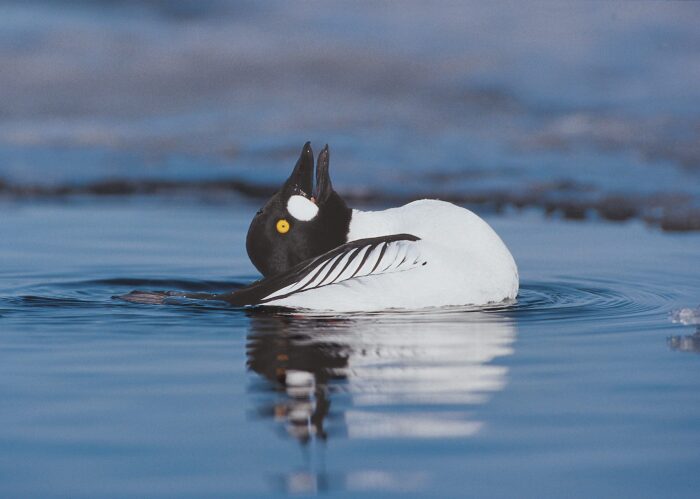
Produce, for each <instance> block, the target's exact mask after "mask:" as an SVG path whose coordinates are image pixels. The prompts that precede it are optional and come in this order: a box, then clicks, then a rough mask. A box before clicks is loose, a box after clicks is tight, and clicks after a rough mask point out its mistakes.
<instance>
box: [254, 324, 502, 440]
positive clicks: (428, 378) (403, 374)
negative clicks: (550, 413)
mask: <svg viewBox="0 0 700 499" xmlns="http://www.w3.org/2000/svg"><path fill="white" fill-rule="evenodd" d="M514 337H515V331H514V329H513V327H512V325H511V324H510V323H509V321H508V319H505V318H503V317H501V316H498V315H495V314H489V313H484V312H474V311H447V312H442V313H407V312H395V313H383V314H365V315H346V316H342V317H333V316H326V317H323V316H315V317H307V316H298V315H290V314H284V313H270V312H267V313H261V312H253V313H252V316H251V329H250V332H249V335H248V366H249V368H250V369H251V370H253V371H255V372H256V373H258V374H259V375H261V376H262V377H264V378H265V380H266V381H267V383H266V385H265V386H266V387H269V386H270V384H271V386H272V387H274V390H275V392H276V394H277V395H276V397H275V399H274V400H273V401H272V402H270V399H269V398H267V399H266V400H265V402H264V403H263V405H262V406H260V407H259V408H258V411H257V413H258V414H260V415H261V416H266V417H270V418H274V419H275V420H276V421H278V422H279V423H280V424H281V425H283V426H284V428H285V430H286V432H287V433H288V434H289V435H290V436H293V437H294V438H296V439H298V440H299V441H300V442H303V443H306V442H309V441H310V440H312V439H318V440H324V439H326V438H328V437H329V436H330V437H332V436H334V435H343V436H347V437H348V438H404V437H410V438H441V437H456V436H458V437H465V436H469V435H473V434H474V433H476V432H477V431H479V428H480V427H481V423H480V422H479V421H477V420H476V419H475V418H474V414H473V409H474V407H475V406H477V405H479V404H482V403H484V402H486V401H487V400H488V399H489V396H490V394H492V393H494V392H496V391H499V390H501V389H502V388H503V387H504V386H505V383H506V374H507V369H506V367H504V366H499V365H496V364H494V363H493V362H492V361H493V360H494V359H496V358H497V357H501V356H504V355H509V354H511V353H512V352H513V349H512V343H513V340H514Z"/></svg>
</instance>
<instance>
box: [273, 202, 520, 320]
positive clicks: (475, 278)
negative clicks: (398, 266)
mask: <svg viewBox="0 0 700 499" xmlns="http://www.w3.org/2000/svg"><path fill="white" fill-rule="evenodd" d="M400 233H407V234H413V235H415V236H418V237H419V238H421V240H420V241H418V243H417V244H419V245H420V253H421V255H422V256H423V257H424V259H425V260H426V261H427V265H425V266H421V267H420V268H415V269H412V270H409V271H406V272H400V273H395V274H386V275H378V276H367V277H362V278H358V279H352V280H349V281H345V282H343V283H340V284H334V285H332V286H326V287H323V288H319V289H315V290H310V291H307V292H303V293H299V294H297V295H294V296H290V297H288V298H285V299H282V300H279V301H275V302H270V303H269V304H271V305H272V304H275V305H281V306H289V307H301V308H309V309H315V310H336V311H370V310H383V309H390V308H405V309H420V308H427V307H442V306H453V305H486V304H489V303H497V302H501V301H503V300H508V299H513V298H515V296H516V295H517V293H518V270H517V267H516V265H515V261H514V260H513V257H512V255H511V254H510V252H509V251H508V248H506V246H505V244H504V243H503V241H502V240H501V238H499V237H498V235H497V234H496V233H495V232H494V231H493V229H491V227H490V226H489V225H488V224H487V223H486V222H484V221H483V220H482V219H481V218H479V217H478V216H477V215H475V214H474V213H472V212H471V211H469V210H467V209H464V208H460V207H458V206H455V205H453V204H451V203H446V202H444V201H436V200H421V201H415V202H413V203H409V204H407V205H405V206H402V207H400V208H392V209H389V210H384V211H359V210H353V215H352V220H351V222H350V232H349V234H348V240H349V241H354V240H357V239H364V238H369V237H377V236H383V235H388V234H400Z"/></svg>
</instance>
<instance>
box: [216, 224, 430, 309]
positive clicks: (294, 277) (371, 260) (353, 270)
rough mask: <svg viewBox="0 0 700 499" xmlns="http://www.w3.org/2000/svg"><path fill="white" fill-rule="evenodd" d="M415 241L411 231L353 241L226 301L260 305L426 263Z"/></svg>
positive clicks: (252, 286) (231, 296) (254, 285)
mask: <svg viewBox="0 0 700 499" xmlns="http://www.w3.org/2000/svg"><path fill="white" fill-rule="evenodd" d="M418 240H419V238H417V237H416V236H413V235H410V234H393V235H390V236H382V237H374V238H368V239H359V240H357V241H352V242H349V243H346V244H344V245H342V246H340V247H338V248H335V249H333V250H331V251H329V252H327V253H325V254H323V255H321V256H319V257H316V258H314V259H312V260H308V261H306V262H302V263H301V264H299V265H297V266H296V267H294V268H292V269H291V270H289V271H287V272H285V273H283V274H282V275H280V276H274V277H270V278H266V279H262V280H260V281H258V282H256V283H254V284H252V285H251V286H249V287H247V288H244V289H241V290H239V291H235V292H233V293H231V294H229V295H228V297H227V298H226V301H228V302H229V303H232V304H234V305H255V304H262V303H266V302H269V301H272V300H279V299H282V298H286V297H287V296H290V295H292V294H295V293H301V292H304V291H308V290H310V289H317V288H321V287H323V286H329V285H331V284H338V283H341V282H344V281H347V280H349V279H354V278H359V277H365V276H371V275H379V274H386V273H392V272H402V271H406V270H410V269H413V268H415V267H419V266H421V265H424V264H425V263H426V261H425V259H424V258H422V257H421V254H420V251H419V246H418V245H417V244H416V241H418Z"/></svg>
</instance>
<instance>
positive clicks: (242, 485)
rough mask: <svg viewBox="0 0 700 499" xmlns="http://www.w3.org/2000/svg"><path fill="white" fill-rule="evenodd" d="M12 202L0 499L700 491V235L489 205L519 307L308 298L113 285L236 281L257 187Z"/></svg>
mask: <svg viewBox="0 0 700 499" xmlns="http://www.w3.org/2000/svg"><path fill="white" fill-rule="evenodd" d="M3 208H4V213H5V214H6V216H4V217H3V218H2V219H1V220H0V231H1V232H2V233H3V234H12V237H10V238H8V237H5V238H3V240H2V242H1V243H0V257H1V258H2V261H3V266H2V270H1V272H2V273H1V275H0V283H1V285H0V296H1V298H0V328H1V331H2V334H0V380H1V381H0V394H1V396H2V400H3V403H2V405H1V406H0V451H1V452H0V478H1V480H0V495H2V496H6V497H20V496H21V497H49V496H70V497H81V496H93V497H94V496H100V497H123V496H125V495H138V496H149V497H158V496H183V497H184V496H197V497H202V496H229V497H230V496H242V495H248V494H250V495H256V494H259V495H266V494H270V493H309V494H313V493H321V492H326V491H330V492H335V493H345V494H347V495H354V494H356V493H358V492H360V491H361V492H366V493H368V494H373V495H376V496H384V495H385V494H387V493H396V494H399V495H402V494H404V493H407V492H410V493H417V494H424V495H438V494H439V495H463V494H465V493H469V494H475V495H482V494H486V495H494V496H504V497H506V496H510V497H512V496H514V495H517V496H521V497H522V496H531V497H536V496H542V495H549V496H552V495H559V496H561V495H567V496H580V497H590V496H593V495H595V496H620V495H623V496H639V497H641V496H648V497H659V496H674V497H693V496H696V494H697V487H698V486H700V478H698V474H697V465H698V463H699V462H700V391H699V390H698V379H700V356H699V355H698V351H694V350H693V348H696V347H697V345H698V343H697V340H694V339H693V334H694V333H695V329H694V328H695V326H692V325H688V326H683V325H680V324H673V323H672V322H671V321H670V320H669V313H670V312H671V311H672V310H674V309H677V308H683V307H690V308H692V307H694V306H696V305H697V304H698V301H699V300H698V289H699V288H700V272H698V268H697V255H698V250H700V235H698V234H685V235H668V234H663V233H660V232H658V231H654V230H650V229H648V228H645V227H644V226H643V225H642V224H640V223H631V224H626V225H620V224H608V223H590V222H579V223H573V222H556V221H551V220H550V221H547V220H545V219H543V218H542V217H541V216H540V215H539V214H527V213H525V214H511V215H506V216H494V217H490V219H489V221H490V222H491V223H492V224H493V225H494V227H495V228H496V229H497V230H498V231H499V232H500V233H501V234H502V236H503V238H504V239H505V240H506V242H507V243H508V244H509V246H510V247H511V249H512V251H513V253H514V255H515V257H516V259H517V261H518V262H519V265H520V268H521V271H522V282H523V286H522V292H521V295H520V297H519V300H518V304H517V305H516V306H515V307H513V308H509V309H504V310H491V311H482V312H475V311H460V310H447V311H441V312H433V313H386V314H372V315H352V316H325V317H305V316H303V315H295V314H289V313H282V312H277V313H275V312H269V313H262V312H249V311H248V312H247V311H241V310H233V309H229V308H225V307H212V306H210V305H199V304H182V305H166V306H148V305H135V304H130V303H126V302H123V301H119V300H115V299H113V298H112V296H113V295H118V294H121V293H124V292H127V291H130V290H132V289H227V288H231V287H234V286H237V285H239V284H240V283H243V282H247V281H248V280H250V279H251V278H252V277H253V276H254V274H253V272H252V268H251V265H250V264H249V263H248V262H247V258H246V255H245V252H244V250H243V241H244V235H245V228H246V226H247V223H248V220H249V218H250V216H251V215H252V213H253V212H254V211H255V209H256V208H257V205H255V204H249V203H226V204H205V205H203V204H201V203H196V202H184V203H183V202H173V201H168V200H158V201H153V200H151V201H148V200H143V199H132V200H131V201H128V202H124V201H101V202H95V201H91V202H86V203H83V202H81V201H80V200H76V201H73V202H71V203H67V204H56V203H52V204H21V203H15V204H12V205H6V206H4V207H3ZM681 346H682V348H683V349H684V350H685V351H683V350H678V348H680V347H681Z"/></svg>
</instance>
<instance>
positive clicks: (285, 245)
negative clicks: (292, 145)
mask: <svg viewBox="0 0 700 499" xmlns="http://www.w3.org/2000/svg"><path fill="white" fill-rule="evenodd" d="M313 176H314V156H313V152H312V151H311V145H310V144H309V142H307V143H306V144H304V148H303V149H302V151H301V156H299V161H297V164H296V166H295V167H294V171H292V174H291V175H290V176H289V178H288V179H287V181H286V182H285V183H284V185H283V186H282V188H281V189H280V190H279V191H278V192H277V193H275V195H274V196H272V198H271V199H270V200H269V201H268V202H267V204H266V205H265V206H264V207H263V208H262V209H261V210H260V211H258V213H257V214H256V215H255V218H253V221H252V222H251V224H250V228H249V229H248V237H247V238H246V249H247V250H248V256H249V257H250V260H251V261H252V262H253V265H255V267H256V268H257V269H258V270H259V271H260V272H261V273H262V274H263V275H264V276H271V275H275V274H279V273H280V272H284V271H285V270H288V269H290V268H291V267H293V266H294V265H296V264H297V263H299V262H302V261H304V260H307V259H309V258H313V257H315V256H318V255H321V254H323V253H325V252H326V251H329V250H331V249H333V248H336V247H338V246H340V245H341V244H343V243H345V242H347V235H348V229H349V227H350V216H351V210H350V209H349V208H348V207H347V206H346V205H345V202H344V201H343V200H342V198H341V197H340V196H339V195H338V193H337V192H335V191H334V190H333V185H332V184H331V178H330V175H329V173H328V146H327V145H326V147H324V148H323V151H321V154H319V155H318V162H317V165H316V190H315V191H314V185H313Z"/></svg>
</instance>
